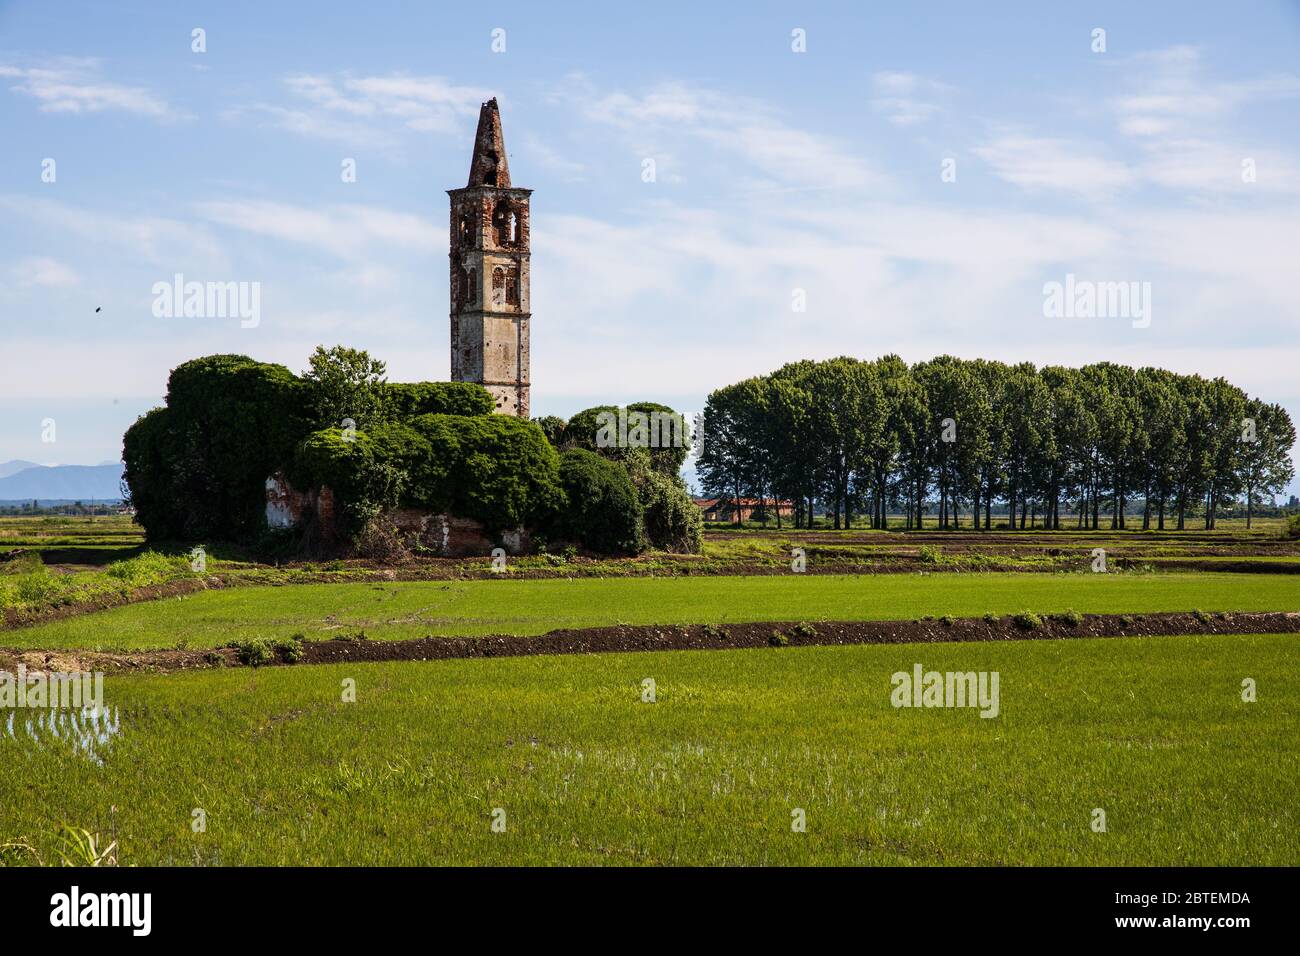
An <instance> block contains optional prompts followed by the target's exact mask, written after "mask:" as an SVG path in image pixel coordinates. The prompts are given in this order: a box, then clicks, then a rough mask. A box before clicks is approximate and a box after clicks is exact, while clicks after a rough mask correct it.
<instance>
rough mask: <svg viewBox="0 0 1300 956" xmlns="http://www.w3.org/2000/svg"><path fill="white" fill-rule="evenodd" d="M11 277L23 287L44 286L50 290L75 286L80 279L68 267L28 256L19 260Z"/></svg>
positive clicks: (51, 260)
mask: <svg viewBox="0 0 1300 956" xmlns="http://www.w3.org/2000/svg"><path fill="white" fill-rule="evenodd" d="M12 271H13V275H14V277H15V279H16V280H17V282H18V284H19V285H20V286H23V287H25V288H26V287H31V286H45V287H47V288H51V289H60V288H66V287H68V286H74V285H77V284H78V283H79V282H80V281H81V277H80V276H79V275H77V273H76V271H75V270H73V269H72V268H71V267H70V266H68V265H65V264H64V263H62V262H59V261H58V260H57V259H50V258H48V257H45V256H28V257H26V258H23V259H19V260H18V262H17V263H15V265H14V267H13V270H12Z"/></svg>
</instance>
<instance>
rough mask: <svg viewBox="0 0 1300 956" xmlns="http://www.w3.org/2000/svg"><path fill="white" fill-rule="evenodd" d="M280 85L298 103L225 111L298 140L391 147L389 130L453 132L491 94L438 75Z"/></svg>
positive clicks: (301, 77) (317, 78) (305, 79)
mask: <svg viewBox="0 0 1300 956" xmlns="http://www.w3.org/2000/svg"><path fill="white" fill-rule="evenodd" d="M284 85H285V86H286V87H287V89H288V91H289V93H290V94H291V95H292V97H293V98H294V99H295V100H297V101H298V102H296V103H292V104H290V105H283V104H278V103H257V104H254V105H251V106H245V107H241V108H238V109H233V110H229V111H227V113H226V115H227V116H228V117H231V118H238V117H239V116H241V115H244V114H247V113H251V114H256V115H261V116H264V117H266V118H267V119H268V120H269V122H270V123H271V124H273V125H275V126H279V127H281V128H283V129H287V130H289V131H291V132H294V133H298V134H299V135H303V136H311V137H316V138H321V139H331V140H344V141H353V142H355V141H360V140H364V141H366V142H367V143H368V144H370V145H372V146H373V145H377V146H379V147H380V148H392V147H394V146H395V145H396V143H397V139H396V137H395V136H394V135H393V132H392V131H391V130H392V129H393V128H394V127H396V129H398V130H401V129H406V130H410V131H413V132H417V133H449V132H455V131H458V130H460V129H462V128H464V127H465V126H467V125H469V123H470V122H472V121H473V119H474V117H476V116H477V115H478V109H479V105H480V103H482V102H483V101H484V100H486V99H488V98H489V97H491V96H492V93H491V91H489V90H487V89H485V88H481V87H473V86H458V85H456V84H454V83H451V82H450V81H448V80H446V79H444V78H443V77H439V76H411V75H408V74H402V73H393V74H388V75H383V76H354V75H352V74H349V73H344V74H340V75H333V76H331V75H322V74H310V73H303V74H294V75H291V76H288V77H285V79H284Z"/></svg>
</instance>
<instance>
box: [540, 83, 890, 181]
mask: <svg viewBox="0 0 1300 956" xmlns="http://www.w3.org/2000/svg"><path fill="white" fill-rule="evenodd" d="M552 99H553V101H555V102H557V103H559V104H561V105H563V106H565V107H567V108H569V109H572V110H576V111H577V113H578V115H579V116H581V117H582V118H583V119H585V120H586V121H588V122H590V123H595V124H599V125H602V126H606V127H609V128H612V129H616V130H619V131H620V132H621V133H622V134H623V138H624V143H625V145H626V147H627V148H630V149H631V150H632V151H633V153H634V154H635V155H636V156H637V157H638V161H639V159H640V158H641V157H647V158H653V159H654V160H655V161H656V163H657V165H658V171H659V176H660V178H661V179H662V178H664V173H665V170H667V171H668V174H669V177H670V181H671V178H672V177H677V178H678V179H683V180H684V179H686V178H691V174H694V175H698V173H699V172H700V171H705V172H707V173H709V174H721V178H725V181H726V183H727V185H728V186H729V187H735V186H737V185H740V186H743V187H746V188H750V189H771V188H810V187H811V188H837V187H860V186H867V185H875V186H880V185H882V184H883V182H884V179H883V177H882V176H881V175H880V174H879V173H878V172H877V171H876V170H874V169H872V168H871V167H870V166H869V165H868V164H867V163H866V162H865V161H864V160H863V159H862V158H861V157H860V156H858V155H857V154H856V153H855V152H854V151H853V150H851V149H849V148H848V147H847V145H846V144H844V143H843V142H841V141H839V140H837V139H835V138H833V137H830V136H826V135H824V134H821V133H818V132H816V131H814V130H812V129H810V128H807V127H801V126H799V125H796V124H795V123H793V122H791V121H790V120H789V119H787V118H786V117H784V116H783V115H781V114H780V113H779V112H778V111H776V110H773V109H772V108H770V107H768V106H767V105H765V104H764V103H762V102H761V101H758V100H755V99H753V98H750V97H744V96H733V95H729V94H725V93H722V92H719V91H715V90H709V89H703V88H692V87H690V86H688V85H687V84H685V83H664V84H660V85H659V86H656V87H654V88H652V89H650V90H648V91H646V92H645V93H643V94H639V95H637V94H630V93H626V92H622V91H617V92H613V93H603V94H602V93H600V92H598V91H597V90H596V89H595V88H594V86H593V84H592V83H591V82H590V81H589V80H588V79H587V78H586V77H584V76H582V75H580V74H575V75H571V76H569V77H568V78H567V80H566V82H565V84H564V85H563V86H561V87H560V88H559V89H557V90H556V91H554V93H553V94H552ZM699 146H706V147H708V148H709V149H710V150H712V151H713V153H714V158H711V159H710V160H709V161H708V162H707V163H705V162H704V161H703V160H700V161H696V162H688V161H687V160H684V159H679V157H682V156H687V155H691V154H692V148H691V147H699ZM666 160H667V161H666ZM701 178H702V177H701Z"/></svg>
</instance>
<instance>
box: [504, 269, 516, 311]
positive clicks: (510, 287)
mask: <svg viewBox="0 0 1300 956" xmlns="http://www.w3.org/2000/svg"><path fill="white" fill-rule="evenodd" d="M518 304H519V267H518V266H511V267H510V268H509V269H507V270H506V305H518Z"/></svg>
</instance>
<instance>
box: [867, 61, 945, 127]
mask: <svg viewBox="0 0 1300 956" xmlns="http://www.w3.org/2000/svg"><path fill="white" fill-rule="evenodd" d="M871 85H872V89H873V91H874V93H875V96H874V98H873V99H872V100H871V108H872V109H873V110H875V111H876V112H877V113H883V114H884V115H885V117H886V118H887V119H888V120H889V122H891V123H893V124H894V125H895V126H916V125H918V124H920V123H924V122H926V121H928V120H930V119H933V118H934V117H935V116H936V115H937V114H938V113H939V112H940V111H941V110H942V107H941V106H940V105H939V104H938V103H937V102H935V101H936V100H937V99H939V98H941V97H943V96H946V95H947V94H948V93H950V92H951V87H949V86H948V85H947V84H944V83H940V82H938V81H936V80H931V79H928V78H926V77H923V76H918V75H917V74H915V73H897V72H881V73H876V74H874V75H873V76H872V77H871Z"/></svg>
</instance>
